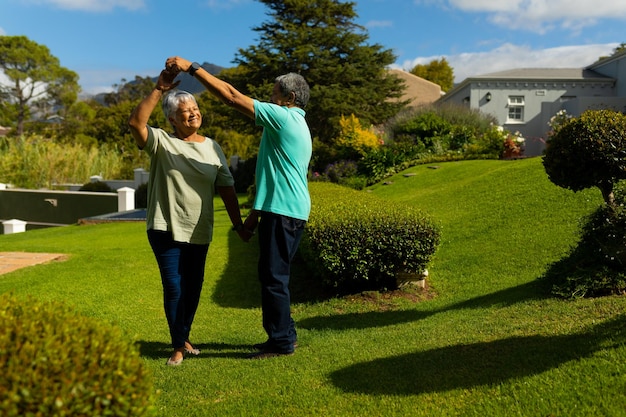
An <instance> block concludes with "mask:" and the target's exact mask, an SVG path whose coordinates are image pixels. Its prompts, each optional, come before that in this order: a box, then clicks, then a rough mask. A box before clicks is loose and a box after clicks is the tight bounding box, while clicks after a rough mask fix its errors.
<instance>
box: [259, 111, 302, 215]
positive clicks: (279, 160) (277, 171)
mask: <svg viewBox="0 0 626 417" xmlns="http://www.w3.org/2000/svg"><path fill="white" fill-rule="evenodd" d="M254 115H255V122H256V124H257V125H258V126H263V136H262V137H261V144H260V146H259V155H258V159H257V166H256V197H255V200H254V208H255V209H256V210H261V211H266V212H270V213H275V214H280V215H282V216H288V217H293V218H295V219H301V220H308V219H309V213H310V211H311V197H310V196H309V187H308V183H307V175H308V170H309V162H310V161H311V152H312V142H311V132H310V130H309V127H308V125H307V124H306V121H305V119H304V116H305V112H304V110H303V109H301V108H299V107H291V108H288V107H282V106H279V105H276V104H273V103H263V102H260V101H258V100H254Z"/></svg>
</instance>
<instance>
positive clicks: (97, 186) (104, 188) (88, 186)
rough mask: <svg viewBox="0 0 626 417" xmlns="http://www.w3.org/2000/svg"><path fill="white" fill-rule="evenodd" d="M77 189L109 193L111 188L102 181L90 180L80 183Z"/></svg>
mask: <svg viewBox="0 0 626 417" xmlns="http://www.w3.org/2000/svg"><path fill="white" fill-rule="evenodd" d="M78 191H93V192H98V193H111V192H113V188H111V187H110V186H109V184H107V183H106V182H103V181H91V182H87V183H85V184H83V185H82V187H80V188H79V189H78Z"/></svg>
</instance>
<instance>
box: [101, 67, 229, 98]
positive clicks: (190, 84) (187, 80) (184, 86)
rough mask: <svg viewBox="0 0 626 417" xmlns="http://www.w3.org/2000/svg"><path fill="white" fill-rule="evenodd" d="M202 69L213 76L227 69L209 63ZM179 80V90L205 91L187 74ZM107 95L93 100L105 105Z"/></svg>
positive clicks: (102, 94)
mask: <svg viewBox="0 0 626 417" xmlns="http://www.w3.org/2000/svg"><path fill="white" fill-rule="evenodd" d="M201 66H202V68H204V69H205V70H206V71H207V72H208V73H209V74H213V75H217V74H219V73H220V72H221V71H222V70H223V69H225V68H224V67H220V66H219V65H215V64H209V63H208V62H205V63H203V64H202V65H201ZM158 78H159V76H158V75H157V76H155V77H151V80H152V81H154V82H155V83H156V81H157V79H158ZM178 78H179V79H180V84H179V85H178V88H179V89H180V90H185V91H189V92H190V93H192V94H197V93H200V92H202V91H203V90H204V86H203V85H202V84H200V81H198V80H196V79H195V78H193V77H192V76H191V75H189V74H187V73H182V74H180V75H179V76H178ZM134 82H135V80H133V81H129V82H128V83H129V84H133V83H134ZM105 94H106V93H100V94H96V95H95V96H93V99H94V100H96V101H97V102H99V103H101V104H103V103H104V96H105Z"/></svg>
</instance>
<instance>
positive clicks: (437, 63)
mask: <svg viewBox="0 0 626 417" xmlns="http://www.w3.org/2000/svg"><path fill="white" fill-rule="evenodd" d="M410 73H411V74H413V75H417V76H418V77H421V78H423V79H425V80H428V81H430V82H433V83H435V84H438V85H439V86H440V87H441V90H442V91H444V92H448V91H450V90H451V89H452V87H453V86H454V70H453V69H452V67H451V66H450V64H448V61H447V60H446V59H445V58H441V59H435V60H433V61H430V62H429V63H428V64H426V65H422V64H417V65H416V66H415V67H413V69H412V70H411V71H410Z"/></svg>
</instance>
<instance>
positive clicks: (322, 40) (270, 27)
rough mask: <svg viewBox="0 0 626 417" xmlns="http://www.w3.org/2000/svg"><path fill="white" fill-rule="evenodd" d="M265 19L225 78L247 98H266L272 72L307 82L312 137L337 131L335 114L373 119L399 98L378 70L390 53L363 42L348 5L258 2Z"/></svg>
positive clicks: (326, 0) (394, 81)
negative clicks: (252, 42)
mask: <svg viewBox="0 0 626 417" xmlns="http://www.w3.org/2000/svg"><path fill="white" fill-rule="evenodd" d="M259 1H260V2H261V3H263V4H265V5H266V6H267V7H268V8H269V10H270V11H269V12H267V15H268V16H269V17H270V20H268V21H266V22H264V23H262V24H261V25H260V26H258V27H255V28H253V30H255V31H256V32H258V33H259V34H260V38H259V42H258V43H257V44H256V45H252V46H250V47H248V49H245V50H244V49H240V50H239V52H238V54H237V56H236V57H235V61H234V62H235V63H236V64H238V65H239V67H238V68H239V70H238V71H233V72H230V73H228V76H229V78H230V79H229V81H230V82H231V83H232V84H233V85H235V86H236V87H237V88H239V89H241V90H243V91H245V92H247V93H248V94H250V95H252V96H253V97H258V98H269V96H270V94H271V88H272V85H273V84H274V79H275V77H276V76H278V75H281V74H284V73H287V72H296V73H299V74H301V75H302V76H304V78H305V79H306V80H307V82H308V83H309V86H310V87H311V100H310V102H309V106H308V107H307V109H306V110H307V121H308V122H309V125H310V127H311V131H312V134H313V136H314V137H318V138H319V139H320V140H321V141H323V142H326V143H329V142H331V141H332V139H334V138H335V137H336V136H337V134H338V131H339V119H340V118H341V116H342V115H344V116H348V115H350V114H354V115H355V116H356V117H358V118H359V119H360V120H361V121H363V122H368V123H372V124H379V123H382V122H384V121H385V120H387V119H388V118H390V117H391V116H393V115H395V114H396V113H397V112H398V111H399V110H400V109H401V108H402V107H403V106H404V104H405V103H403V102H399V101H398V100H395V101H393V100H390V99H392V98H395V99H398V98H399V97H401V95H402V92H403V90H404V86H403V84H402V83H401V81H400V80H399V79H398V78H397V77H395V76H393V75H391V74H389V72H388V71H386V67H387V66H388V65H390V64H392V63H393V62H394V61H395V56H394V55H393V53H392V52H391V50H388V49H387V50H384V49H383V47H382V46H381V45H378V44H373V45H370V44H368V43H367V40H368V35H367V33H366V31H365V28H363V27H362V26H359V25H357V24H356V23H354V22H353V20H354V19H355V18H356V17H357V14H356V12H355V10H354V6H355V3H354V2H342V1H338V0H259Z"/></svg>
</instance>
